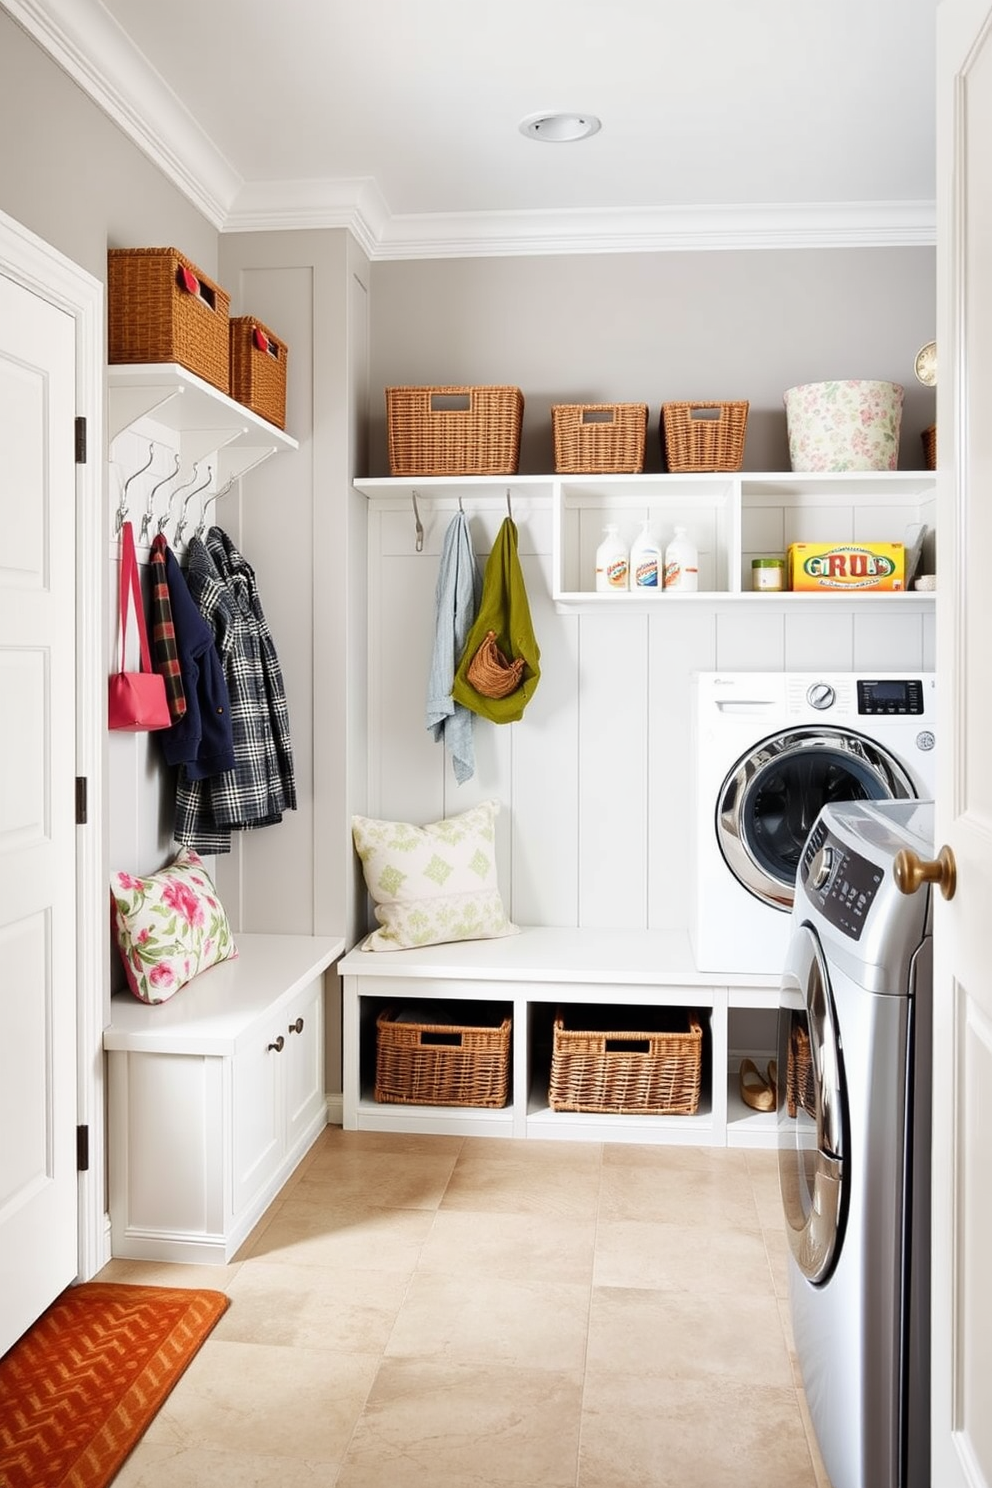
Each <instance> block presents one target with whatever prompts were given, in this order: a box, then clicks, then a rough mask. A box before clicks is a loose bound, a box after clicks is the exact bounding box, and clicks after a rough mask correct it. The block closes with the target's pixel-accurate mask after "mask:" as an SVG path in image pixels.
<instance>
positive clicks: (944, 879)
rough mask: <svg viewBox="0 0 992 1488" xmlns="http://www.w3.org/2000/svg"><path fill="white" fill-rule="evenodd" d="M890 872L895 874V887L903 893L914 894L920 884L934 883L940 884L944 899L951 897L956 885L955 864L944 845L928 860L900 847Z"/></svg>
mask: <svg viewBox="0 0 992 1488" xmlns="http://www.w3.org/2000/svg"><path fill="white" fill-rule="evenodd" d="M892 872H893V874H894V876H895V880H896V888H897V889H900V890H901V891H902V893H904V894H915V893H916V891H917V889H918V888H919V887H920V885H921V884H924V883H935V884H938V885H939V886H940V892H941V893H942V894H943V896H944V898H945V899H953V898H954V890H955V889H956V888H957V886H958V868H957V864H956V863H955V861H954V854H953V853H952V852H951V849H950V848H949V847H947V846H946V845H945V846H944V847H942V848H941V849H940V852H939V853H938V854H937V856H936V858H934V859H932V860H931V861H930V862H927V861H926V860H925V859H923V858H921V857H920V856H919V855H918V854H917V853H915V852H913V851H912V849H911V848H908V847H903V848H900V850H899V851H898V852H897V853H896V855H895V860H894V862H893V864H892Z"/></svg>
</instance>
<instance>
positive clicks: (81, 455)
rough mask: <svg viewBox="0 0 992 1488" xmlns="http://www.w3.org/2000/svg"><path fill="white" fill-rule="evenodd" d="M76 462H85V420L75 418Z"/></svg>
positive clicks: (78, 463)
mask: <svg viewBox="0 0 992 1488" xmlns="http://www.w3.org/2000/svg"><path fill="white" fill-rule="evenodd" d="M76 464H77V465H85V464H86V420H85V418H82V417H79V418H77V419H76Z"/></svg>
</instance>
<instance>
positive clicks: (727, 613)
mask: <svg viewBox="0 0 992 1488" xmlns="http://www.w3.org/2000/svg"><path fill="white" fill-rule="evenodd" d="M784 665H785V616H784V614H783V613H782V611H781V609H779V608H778V607H776V609H775V610H774V611H773V610H771V609H769V610H765V611H762V610H759V609H758V608H757V607H756V606H755V605H752V606H749V607H748V608H747V609H745V610H743V611H742V609H741V607H740V606H738V607H737V608H736V609H732V610H718V611H717V616H716V670H717V671H721V672H780V671H781V670H782V669H783V667H784Z"/></svg>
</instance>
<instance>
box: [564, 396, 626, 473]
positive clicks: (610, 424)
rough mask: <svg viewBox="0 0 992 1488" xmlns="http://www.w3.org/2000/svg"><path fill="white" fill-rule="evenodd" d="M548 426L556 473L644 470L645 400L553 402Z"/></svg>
mask: <svg viewBox="0 0 992 1488" xmlns="http://www.w3.org/2000/svg"><path fill="white" fill-rule="evenodd" d="M551 427H552V430H553V433H554V442H555V470H556V471H557V472H558V474H559V475H607V474H615V473H618V472H629V473H631V474H635V475H636V474H637V473H638V472H639V471H641V470H643V469H644V443H645V438H646V435H647V428H648V405H647V404H646V403H556V404H555V405H554V406H553V407H552V409H551Z"/></svg>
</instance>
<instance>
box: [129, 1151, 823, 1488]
mask: <svg viewBox="0 0 992 1488" xmlns="http://www.w3.org/2000/svg"><path fill="white" fill-rule="evenodd" d="M775 1162H776V1159H775V1155H774V1153H769V1152H742V1151H726V1150H723V1149H720V1150H716V1149H709V1148H695V1147H647V1146H633V1145H615V1144H599V1143H570V1142H565V1143H562V1142H532V1141H526V1142H510V1141H502V1140H489V1139H484V1138H464V1139H463V1138H460V1137H459V1138H451V1137H427V1136H393V1135H385V1134H380V1133H371V1132H343V1131H341V1130H340V1129H339V1128H337V1127H329V1128H328V1129H327V1130H326V1131H325V1132H324V1133H323V1135H322V1136H321V1138H320V1140H319V1141H318V1142H317V1143H316V1145H315V1146H314V1147H313V1149H312V1150H311V1152H310V1153H309V1155H308V1156H307V1158H306V1159H305V1160H304V1162H303V1163H302V1164H301V1166H300V1168H299V1169H298V1170H297V1172H296V1173H295V1174H294V1176H293V1179H292V1180H291V1182H290V1183H289V1184H288V1185H287V1187H286V1188H285V1189H284V1190H283V1191H282V1192H281V1193H280V1194H279V1196H278V1198H277V1199H276V1201H275V1202H274V1203H273V1205H272V1206H271V1208H270V1209H269V1210H268V1212H267V1213H266V1215H265V1216H264V1217H263V1219H262V1221H261V1223H260V1224H259V1226H258V1227H257V1229H256V1230H255V1232H254V1233H253V1234H252V1235H251V1236H250V1237H249V1239H248V1241H247V1242H246V1244H245V1245H244V1247H243V1248H242V1250H241V1251H240V1252H239V1254H238V1256H237V1257H236V1259H235V1260H234V1261H233V1262H232V1263H231V1264H230V1265H228V1266H224V1267H215V1266H176V1265H164V1264H162V1265H158V1264H151V1263H146V1262H137V1261H112V1262H111V1263H110V1265H109V1266H107V1267H106V1268H105V1269H104V1271H103V1272H101V1276H100V1279H102V1280H116V1281H137V1282H148V1283H154V1284H158V1285H173V1286H203V1285H205V1286H211V1287H215V1288H218V1289H222V1290H224V1291H226V1292H227V1293H228V1294H229V1295H230V1298H231V1306H230V1308H229V1309H228V1311H227V1312H226V1313H225V1314H224V1316H223V1318H222V1319H221V1321H220V1323H219V1324H218V1326H217V1327H216V1329H215V1330H214V1332H213V1333H212V1334H211V1335H210V1338H209V1339H208V1340H207V1342H206V1343H205V1344H204V1346H203V1348H202V1349H201V1350H200V1352H199V1353H198V1354H197V1356H196V1358H195V1359H194V1360H193V1362H192V1364H191V1365H190V1367H189V1369H188V1370H187V1372H186V1373H185V1374H184V1375H183V1377H182V1379H181V1380H180V1381H179V1383H178V1385H177V1386H176V1388H175V1390H174V1391H173V1392H172V1394H171V1395H170V1396H169V1398H168V1400H167V1401H166V1403H165V1405H164V1406H163V1408H162V1410H161V1411H160V1412H159V1414H158V1416H157V1417H156V1418H155V1420H154V1421H153V1422H152V1424H151V1426H150V1427H149V1429H148V1431H147V1432H146V1433H145V1435H144V1437H143V1438H142V1440H141V1441H140V1442H139V1443H138V1445H137V1447H136V1448H135V1450H134V1451H133V1453H132V1454H131V1456H130V1457H129V1459H128V1461H127V1462H126V1463H125V1465H124V1467H123V1468H122V1469H121V1471H120V1473H119V1474H118V1476H117V1478H116V1479H115V1488H200V1485H206V1484H209V1485H211V1488H716V1485H720V1484H730V1485H733V1488H829V1483H828V1480H827V1478H826V1475H825V1473H824V1472H823V1468H822V1465H821V1464H820V1462H819V1458H818V1455H817V1452H816V1448H815V1444H814V1443H813V1442H812V1438H811V1432H810V1427H809V1421H808V1416H807V1412H806V1408H805V1402H804V1399H803V1395H802V1390H801V1389H800V1387H799V1384H798V1375H797V1371H796V1364H795V1358H794V1355H793V1353H792V1349H791V1333H790V1326H789V1315H788V1304H787V1301H786V1288H785V1277H786V1266H785V1244H786V1242H785V1235H784V1232H783V1228H782V1220H781V1216H780V1209H779V1199H778V1181H777V1173H776V1166H775Z"/></svg>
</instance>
